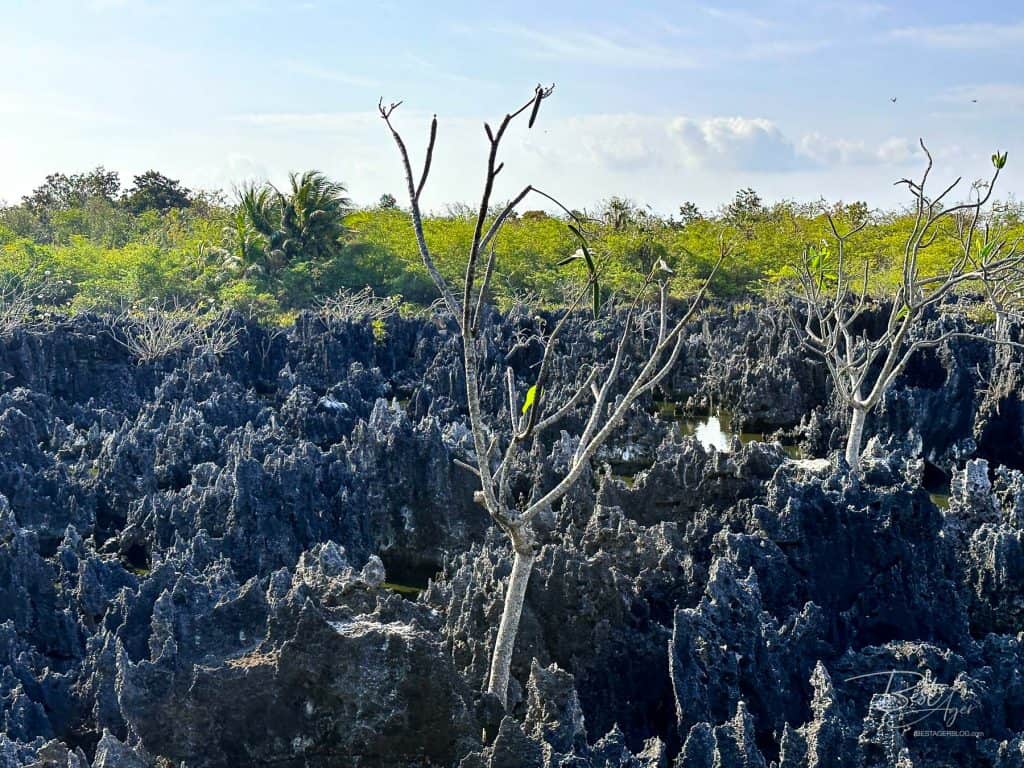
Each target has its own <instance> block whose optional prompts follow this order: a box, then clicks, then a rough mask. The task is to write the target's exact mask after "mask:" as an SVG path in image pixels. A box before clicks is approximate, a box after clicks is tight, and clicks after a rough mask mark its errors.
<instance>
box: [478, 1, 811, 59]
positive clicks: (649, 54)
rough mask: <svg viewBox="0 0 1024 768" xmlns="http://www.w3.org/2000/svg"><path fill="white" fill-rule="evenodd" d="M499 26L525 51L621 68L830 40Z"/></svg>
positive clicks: (784, 49)
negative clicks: (678, 41) (690, 39)
mask: <svg viewBox="0 0 1024 768" xmlns="http://www.w3.org/2000/svg"><path fill="white" fill-rule="evenodd" d="M711 12H713V13H714V14H717V15H719V16H721V17H722V18H727V17H728V18H732V19H733V20H734V21H735V20H736V19H737V16H738V17H739V18H742V19H744V23H746V24H748V25H749V24H757V23H764V24H770V23H771V22H768V21H763V22H762V20H760V19H757V20H756V21H755V19H756V17H751V16H748V15H747V14H742V13H739V12H735V11H728V12H724V11H721V10H720V9H711ZM663 29H665V30H666V31H668V32H670V33H671V34H673V35H675V36H679V34H680V33H681V31H682V30H680V29H678V28H674V27H672V26H671V25H663ZM495 31H496V32H504V33H506V34H510V35H511V36H512V37H513V38H515V39H517V40H518V42H519V44H520V45H521V46H522V47H523V49H524V50H525V52H526V53H528V54H529V55H532V56H535V57H537V58H543V59H557V60H559V61H573V62H581V63H593V64H600V65H603V66H610V67H616V68H620V69H650V70H685V69H706V68H708V67H712V66H716V65H722V64H726V63H728V62H735V61H764V60H768V59H780V58H786V57H790V56H801V55H805V54H808V53H813V52H814V51H818V50H821V49H823V48H826V47H828V46H830V45H831V41H829V40H822V39H817V40H784V39H783V40H756V39H754V40H748V41H738V42H737V43H736V44H735V45H734V46H732V47H728V48H727V47H722V46H717V47H714V48H697V47H693V46H692V45H687V47H686V48H685V49H684V48H682V47H674V46H670V45H664V44H657V43H654V42H652V41H651V40H650V39H649V38H646V37H645V38H642V39H640V38H637V39H631V38H626V37H621V36H620V37H614V38H613V37H611V36H608V35H605V34H601V33H597V32H580V31H571V32H564V31H559V32H549V31H547V30H541V29H536V28H532V27H526V26H522V25H519V26H514V27H511V28H507V27H503V28H500V29H499V28H496V29H495Z"/></svg>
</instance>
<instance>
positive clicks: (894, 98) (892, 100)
mask: <svg viewBox="0 0 1024 768" xmlns="http://www.w3.org/2000/svg"><path fill="white" fill-rule="evenodd" d="M889 101H891V102H892V103H893V104H895V103H896V97H895V96H893V97H892V98H891V99H889Z"/></svg>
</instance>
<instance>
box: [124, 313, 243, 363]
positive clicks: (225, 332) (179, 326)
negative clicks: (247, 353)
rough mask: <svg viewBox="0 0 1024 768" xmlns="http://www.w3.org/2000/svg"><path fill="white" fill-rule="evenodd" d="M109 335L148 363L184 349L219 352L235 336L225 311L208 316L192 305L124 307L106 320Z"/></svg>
mask: <svg viewBox="0 0 1024 768" xmlns="http://www.w3.org/2000/svg"><path fill="white" fill-rule="evenodd" d="M108 327H109V330H110V335H111V336H113V338H114V340H115V341H117V343H118V344H120V345H121V346H123V347H124V348H125V349H127V350H128V351H129V352H130V353H131V354H132V355H133V356H134V357H136V358H137V359H138V360H139V362H143V363H150V362H154V361H156V360H160V359H162V358H164V357H167V356H169V355H173V354H176V353H178V352H182V351H184V350H187V349H193V350H203V351H208V352H210V353H211V354H213V355H218V356H219V355H222V354H224V353H226V352H227V351H229V350H230V349H231V348H232V347H233V346H234V345H235V343H236V342H237V340H238V332H237V329H235V328H232V327H231V324H230V322H229V320H228V317H227V316H226V315H223V314H221V315H219V316H216V317H210V316H209V315H207V314H205V313H203V312H202V311H200V310H199V309H198V308H196V307H193V306H181V305H178V304H174V305H173V306H171V307H170V308H162V307H155V306H153V307H147V308H145V309H143V310H132V309H125V310H123V311H122V312H121V313H120V314H118V315H116V316H114V317H112V318H111V319H110V321H109V322H108Z"/></svg>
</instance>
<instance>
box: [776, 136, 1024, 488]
mask: <svg viewBox="0 0 1024 768" xmlns="http://www.w3.org/2000/svg"><path fill="white" fill-rule="evenodd" d="M921 149H922V150H924V153H925V156H926V157H927V160H928V162H927V166H926V168H925V171H924V173H923V174H922V176H921V177H920V179H919V180H911V179H902V180H900V181H898V182H897V184H898V185H905V186H906V187H907V189H908V190H909V191H910V193H911V195H912V196H913V198H914V209H913V212H914V213H913V215H914V220H913V227H912V229H911V231H910V233H909V235H908V236H907V239H906V241H905V243H904V245H903V254H902V268H901V273H900V282H899V285H898V286H897V288H896V291H895V294H894V295H893V296H891V297H887V304H888V317H887V320H886V323H885V328H884V330H883V331H882V332H881V333H878V334H875V335H872V334H871V333H870V332H869V331H868V330H866V329H865V327H864V326H865V325H866V324H865V323H863V322H861V320H862V319H863V318H864V315H865V313H866V312H867V311H868V310H869V309H875V308H876V307H877V305H876V303H875V302H874V301H873V300H872V298H871V296H870V295H869V292H868V282H869V264H868V262H867V261H866V260H865V263H864V265H863V269H862V270H861V271H860V272H859V273H855V272H854V270H853V269H852V268H851V266H850V263H849V259H848V256H847V244H848V241H849V240H850V238H851V237H853V236H854V235H855V234H856V233H857V232H858V231H860V230H861V229H862V228H863V227H864V226H865V224H866V222H861V223H860V224H859V225H857V226H855V227H853V228H852V229H850V230H848V231H846V232H845V233H840V231H839V228H838V226H837V224H836V222H835V220H834V219H833V217H832V215H831V214H829V215H828V221H829V225H830V227H831V243H832V246H833V247H834V252H832V250H831V248H828V249H819V248H808V249H805V251H804V253H803V258H802V259H801V261H800V263H799V265H798V269H797V277H798V281H799V291H798V295H797V297H796V298H797V299H798V300H799V302H800V303H802V304H803V306H804V309H805V312H804V313H803V317H802V318H800V317H797V315H796V313H793V314H791V320H792V323H793V327H794V328H795V330H796V331H797V333H798V335H799V336H800V338H801V339H802V341H803V344H804V345H805V347H806V348H808V349H809V350H810V351H811V352H812V353H813V354H815V355H816V356H818V357H819V358H821V359H822V360H823V361H824V363H825V365H826V367H827V368H828V371H829V374H830V375H831V378H832V381H833V382H834V384H835V387H836V391H837V393H838V395H839V397H840V398H841V399H842V401H843V402H844V403H845V404H846V405H847V407H849V409H850V428H849V433H848V435H847V441H846V451H845V456H846V461H847V463H848V464H849V465H850V467H851V468H852V469H853V470H854V471H856V470H858V469H859V465H860V453H861V444H862V441H863V433H864V423H865V421H866V419H867V415H868V413H870V412H871V410H872V409H873V408H874V407H875V406H876V405H878V403H879V401H881V399H882V396H883V395H884V394H885V391H886V390H887V389H888V388H889V387H890V386H892V384H893V382H894V381H895V380H896V378H897V377H898V376H899V375H900V374H901V373H902V372H903V371H904V369H905V368H906V367H907V363H908V362H909V361H910V359H911V358H912V357H913V356H914V355H915V354H916V353H917V352H919V351H921V350H925V349H934V348H935V347H938V346H939V345H941V344H942V343H944V342H946V341H948V340H950V339H952V338H955V337H970V338H981V339H988V340H990V341H991V340H993V339H991V338H989V337H986V336H984V335H982V334H977V333H973V332H966V331H934V332H931V333H930V335H929V331H928V330H927V328H928V327H927V326H926V324H925V323H924V322H923V320H924V318H925V316H926V313H927V312H928V310H929V309H930V308H932V307H935V306H937V305H938V304H940V303H941V302H942V300H943V299H944V298H945V297H947V296H948V295H949V294H951V293H954V292H956V291H957V290H958V289H962V288H966V287H970V286H977V285H982V286H984V287H985V291H986V292H987V293H988V295H989V297H990V298H991V297H992V296H993V295H1001V293H1000V292H1001V291H1002V290H1003V286H1004V285H1006V284H1007V281H1009V280H1012V279H1013V278H1014V276H1015V275H1019V274H1020V270H1021V266H1022V264H1024V256H1022V255H1021V254H1020V253H1018V252H1016V250H1015V249H1013V248H1009V249H1007V248H1004V247H989V246H982V247H980V248H979V247H977V245H978V244H977V240H976V238H977V229H978V226H977V225H978V221H979V218H980V217H981V215H982V212H983V210H984V208H985V206H986V204H987V203H988V201H989V199H990V198H991V196H992V192H993V190H994V188H995V184H996V181H997V179H998V178H999V173H1000V171H1001V170H1002V168H1003V166H1004V165H1005V163H1006V155H1005V154H1004V155H999V154H997V155H995V156H993V158H992V160H993V165H994V166H995V172H994V173H993V174H992V177H991V179H990V180H989V181H987V182H982V183H976V184H975V185H974V186H973V187H972V190H973V192H972V196H971V198H970V199H969V200H968V201H967V202H963V203H959V204H955V205H950V206H949V207H944V205H943V201H944V200H946V198H947V197H948V196H949V195H950V193H951V192H952V191H953V190H954V189H955V188H956V186H957V185H958V184H959V182H960V179H959V178H958V179H957V180H956V181H954V182H953V183H952V184H950V185H949V186H947V187H945V188H944V189H943V190H942V192H940V193H939V194H938V195H937V196H936V197H934V198H932V197H929V196H928V193H927V191H926V185H927V183H928V177H929V175H930V173H931V170H932V156H931V154H930V153H929V152H928V148H927V147H926V146H925V144H924V142H923V141H922V142H921ZM950 217H957V218H958V219H959V220H960V221H961V222H962V226H961V227H960V229H959V233H960V236H961V246H962V247H961V249H960V253H959V254H958V255H957V256H956V257H955V258H954V259H953V260H952V263H951V264H949V265H948V266H947V267H944V268H943V269H942V270H941V272H939V273H938V274H931V273H928V272H926V271H924V270H922V267H921V256H922V254H923V253H924V252H925V251H926V250H927V249H928V248H929V247H931V246H932V245H934V244H935V242H936V240H937V239H938V238H939V237H940V234H941V232H942V230H941V227H942V226H943V222H944V220H946V219H949V218H950ZM995 341H996V342H997V343H1010V342H1008V341H1006V340H1005V339H1003V340H1000V339H998V338H996V339H995Z"/></svg>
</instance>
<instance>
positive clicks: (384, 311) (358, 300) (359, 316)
mask: <svg viewBox="0 0 1024 768" xmlns="http://www.w3.org/2000/svg"><path fill="white" fill-rule="evenodd" d="M401 303H402V297H401V296H375V295H374V294H373V289H372V288H370V287H369V286H367V287H366V288H363V289H362V290H361V291H349V290H341V291H338V292H337V293H336V294H334V295H333V296H330V297H328V298H326V299H323V300H321V301H320V302H319V306H318V310H319V313H320V316H321V317H322V318H324V320H327V321H331V322H359V321H362V320H386V319H387V318H389V317H391V316H392V315H393V314H395V313H396V312H398V307H399V305H400V304H401Z"/></svg>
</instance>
